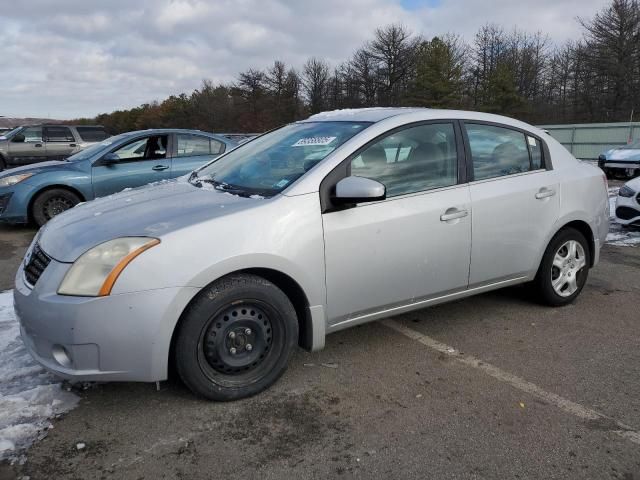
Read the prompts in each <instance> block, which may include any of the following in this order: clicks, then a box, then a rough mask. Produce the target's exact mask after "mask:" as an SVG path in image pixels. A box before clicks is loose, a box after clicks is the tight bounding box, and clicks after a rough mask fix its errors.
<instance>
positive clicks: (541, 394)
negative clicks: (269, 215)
mask: <svg viewBox="0 0 640 480" xmlns="http://www.w3.org/2000/svg"><path fill="white" fill-rule="evenodd" d="M33 234H34V231H33V230H29V229H23V228H7V227H0V291H2V290H5V289H8V288H11V287H12V282H13V275H14V272H15V270H16V268H17V266H18V264H19V262H20V258H21V257H22V254H23V252H24V250H25V249H26V247H27V246H28V244H29V242H30V240H31V238H32V236H33ZM638 300H640V248H633V247H614V246H605V247H604V249H603V250H602V261H601V263H600V265H599V266H598V267H597V268H596V269H595V270H593V271H592V272H591V275H590V278H589V281H588V284H587V286H586V287H585V290H584V292H583V293H582V295H581V296H580V297H579V299H578V300H577V302H576V303H575V304H573V305H570V306H568V307H565V308H560V309H552V308H548V307H542V306H539V305H537V304H535V303H534V302H532V301H531V299H530V298H529V292H528V290H527V287H526V286H522V287H516V288H510V289H506V290H501V291H497V292H492V293H489V294H485V295H481V296H478V297H475V298H470V299H466V300H463V301H458V302H455V303H452V304H448V305H442V306H438V307H434V308H431V309H426V310H422V311H418V312H414V313H411V314H407V315H404V316H401V317H397V318H395V319H394V320H393V321H384V322H378V323H373V324H368V325H364V326H361V327H357V328H354V329H351V330H347V331H343V332H340V333H336V334H333V335H331V336H329V337H328V339H327V347H326V349H325V350H324V351H322V352H319V353H314V354H310V353H306V352H303V351H299V352H298V353H297V354H296V355H295V357H294V358H293V360H292V362H291V365H290V368H289V370H288V372H287V373H286V374H285V376H284V377H283V379H282V380H280V381H279V382H278V383H277V384H276V386H275V387H274V388H272V389H271V390H269V391H267V392H265V393H264V394H262V395H259V396H257V397H253V398H251V399H248V400H243V401H239V402H234V403H226V404H220V403H209V402H206V401H203V400H199V399H196V398H194V397H193V396H192V395H191V394H190V393H189V392H188V391H187V389H186V388H185V387H183V386H182V385H181V384H180V383H179V382H178V381H176V380H172V381H169V382H164V383H163V384H161V389H160V391H156V388H155V385H148V384H109V385H98V386H94V387H92V388H89V389H87V390H84V391H82V392H80V395H81V397H82V401H81V403H80V405H79V406H78V407H77V408H76V409H75V410H73V411H71V412H70V413H69V414H67V415H66V416H65V417H63V418H62V419H59V420H56V421H54V428H53V429H51V430H50V431H49V434H48V436H47V437H46V438H45V439H44V440H42V441H40V442H38V443H36V444H35V445H34V446H33V447H32V448H31V450H30V451H29V453H28V461H27V462H26V463H25V464H24V465H13V466H11V465H8V464H4V465H2V466H0V479H4V478H22V477H23V476H29V477H30V478H31V479H41V478H61V479H76V478H82V479H100V478H127V479H128V478H131V479H155V478H243V479H247V478H267V479H268V478H285V477H286V478H367V479H368V478H385V479H392V478H416V479H417V478H420V479H423V478H495V479H498V478H500V479H501V478H546V479H551V478H576V479H577V478H580V479H584V478H594V479H605V478H618V479H624V480H632V479H640V433H638V432H639V431H640V382H639V381H638V379H639V376H640V375H639V374H640V348H639V346H640V328H638V327H639V319H640V317H639V315H638ZM78 442H83V443H85V444H86V448H84V449H82V450H78V449H77V448H76V445H77V443H78Z"/></svg>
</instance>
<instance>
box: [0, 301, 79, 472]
mask: <svg viewBox="0 0 640 480" xmlns="http://www.w3.org/2000/svg"><path fill="white" fill-rule="evenodd" d="M79 400H80V398H79V397H78V396H77V395H75V394H73V393H71V392H68V391H66V390H64V389H63V388H62V384H61V382H60V381H59V380H58V379H56V378H55V377H54V376H53V375H51V374H50V373H47V372H46V371H45V370H44V369H43V368H42V367H41V366H40V365H38V364H37V363H36V362H35V361H34V360H33V359H32V358H31V355H30V354H29V352H28V351H27V349H26V348H25V347H24V344H23V343H22V339H21V338H20V328H19V326H18V322H17V320H16V317H15V314H14V311H13V294H12V292H11V291H7V292H0V461H1V460H9V461H11V462H15V461H20V462H24V451H25V450H26V448H28V447H29V446H30V445H31V444H32V443H33V442H34V441H36V440H38V439H41V438H44V437H45V436H46V432H47V430H48V429H49V428H52V425H51V422H50V421H49V420H50V419H51V418H54V417H57V416H59V415H61V414H63V413H66V412H68V411H69V410H71V409H72V408H74V407H75V406H76V405H77V404H78V401H79Z"/></svg>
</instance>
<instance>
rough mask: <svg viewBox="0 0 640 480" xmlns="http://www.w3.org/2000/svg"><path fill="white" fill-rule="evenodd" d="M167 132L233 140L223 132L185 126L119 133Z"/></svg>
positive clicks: (130, 134)
mask: <svg viewBox="0 0 640 480" xmlns="http://www.w3.org/2000/svg"><path fill="white" fill-rule="evenodd" d="M168 133H186V134H193V135H206V136H207V137H211V138H215V139H218V140H222V141H227V142H233V140H231V139H229V138H227V137H225V136H224V134H223V133H212V132H205V131H203V130H193V129H186V128H148V129H146V130H134V131H132V132H124V133H121V135H129V136H133V135H149V134H152V135H153V134H158V135H161V134H168Z"/></svg>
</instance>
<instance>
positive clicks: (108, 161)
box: [102, 152, 120, 165]
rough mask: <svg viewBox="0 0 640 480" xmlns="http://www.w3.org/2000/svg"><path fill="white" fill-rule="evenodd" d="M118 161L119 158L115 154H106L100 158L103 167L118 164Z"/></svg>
mask: <svg viewBox="0 0 640 480" xmlns="http://www.w3.org/2000/svg"><path fill="white" fill-rule="evenodd" d="M119 161H120V157H119V156H118V155H117V154H115V153H113V152H112V153H107V154H106V155H105V156H104V157H102V162H103V163H104V164H105V165H113V164H114V163H118V162H119Z"/></svg>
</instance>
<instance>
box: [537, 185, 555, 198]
mask: <svg viewBox="0 0 640 480" xmlns="http://www.w3.org/2000/svg"><path fill="white" fill-rule="evenodd" d="M555 194H556V191H555V190H554V189H553V188H547V187H542V188H541V189H540V190H538V193H536V198H537V199H538V200H542V199H543V198H549V197H553V196H554V195H555Z"/></svg>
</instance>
